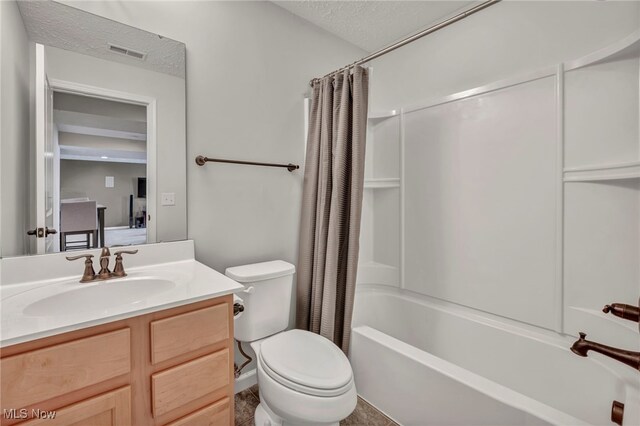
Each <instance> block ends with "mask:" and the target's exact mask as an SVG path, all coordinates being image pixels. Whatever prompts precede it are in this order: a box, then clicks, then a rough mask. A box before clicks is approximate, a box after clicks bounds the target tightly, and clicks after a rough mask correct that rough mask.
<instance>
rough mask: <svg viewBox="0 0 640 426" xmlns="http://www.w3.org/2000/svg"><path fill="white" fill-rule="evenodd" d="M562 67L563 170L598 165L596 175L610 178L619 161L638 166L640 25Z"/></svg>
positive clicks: (588, 168)
mask: <svg viewBox="0 0 640 426" xmlns="http://www.w3.org/2000/svg"><path fill="white" fill-rule="evenodd" d="M564 69H565V73H564V104H565V108H564V134H565V172H573V171H576V172H582V171H595V170H596V169H602V170H601V172H599V173H593V175H594V177H595V178H603V179H610V178H609V177H607V176H611V175H612V174H614V173H618V172H620V173H622V170H620V167H619V166H620V165H627V164H628V163H636V166H637V162H638V161H640V134H639V131H640V129H639V126H638V117H639V115H640V106H639V100H638V98H639V96H638V94H639V92H640V87H639V76H640V31H638V32H635V33H634V34H631V35H630V36H629V37H626V38H625V39H623V40H621V41H619V42H618V43H614V44H613V45H611V46H609V47H606V48H604V49H601V50H599V51H597V52H595V53H593V54H590V55H587V56H585V57H584V58H581V59H577V60H575V61H571V62H567V63H565V64H564ZM607 169H611V170H607ZM614 169H616V170H614ZM628 171H629V170H627V171H626V172H628ZM633 173H637V167H636V170H635V171H633ZM585 175H587V174H586V173H585ZM628 175H629V174H628V173H626V174H625V176H628ZM567 177H568V178H569V180H575V179H574V178H577V177H579V176H578V174H575V175H574V176H565V178H567Z"/></svg>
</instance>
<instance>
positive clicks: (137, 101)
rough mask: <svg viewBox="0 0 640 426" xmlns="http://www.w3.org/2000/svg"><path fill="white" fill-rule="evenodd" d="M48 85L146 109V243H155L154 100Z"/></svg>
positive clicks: (92, 88) (68, 84) (55, 82)
mask: <svg viewBox="0 0 640 426" xmlns="http://www.w3.org/2000/svg"><path fill="white" fill-rule="evenodd" d="M49 85H50V86H51V89H52V90H53V91H54V92H60V93H70V94H74V95H80V96H90V97H92V98H99V99H105V100H110V101H116V102H122V103H127V104H134V105H141V106H145V107H146V108H147V178H148V179H147V220H146V222H147V242H146V244H151V243H155V242H156V241H157V239H156V235H157V227H156V218H157V215H156V208H157V200H158V197H157V194H156V187H157V176H156V143H157V140H156V124H157V123H156V99H155V98H152V97H149V96H142V95H138V94H135V93H128V92H121V91H117V90H111V89H105V88H102V87H95V86H90V85H87V84H81V83H76V82H73V81H65V80H58V79H54V78H51V79H49Z"/></svg>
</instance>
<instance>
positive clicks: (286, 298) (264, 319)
mask: <svg viewBox="0 0 640 426" xmlns="http://www.w3.org/2000/svg"><path fill="white" fill-rule="evenodd" d="M294 272H295V267H294V266H293V265H292V264H290V263H287V262H284V261H282V260H274V261H271V262H262V263H254V264H251V265H243V266H234V267H233V268H227V270H226V271H225V275H226V276H228V277H229V278H231V279H233V280H235V281H237V282H239V283H241V284H242V285H244V288H245V289H244V291H243V292H241V293H239V294H238V296H239V297H240V298H241V299H242V300H243V301H244V312H243V313H242V315H240V316H239V317H237V318H236V319H235V320H234V328H235V331H234V337H235V338H236V340H239V341H241V342H253V341H255V340H259V339H262V338H265V337H267V336H271V335H272V334H276V333H279V332H280V331H282V330H284V329H286V328H287V326H288V325H289V313H290V310H291V295H292V291H293V274H294Z"/></svg>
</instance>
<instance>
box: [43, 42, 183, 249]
mask: <svg viewBox="0 0 640 426" xmlns="http://www.w3.org/2000/svg"><path fill="white" fill-rule="evenodd" d="M46 54H47V73H48V75H49V78H51V79H60V80H66V81H72V82H75V83H81V84H87V85H89V86H95V87H101V88H106V89H111V90H116V91H120V92H128V93H132V94H137V95H142V96H148V97H152V98H155V99H156V101H157V166H156V167H157V176H156V184H157V187H156V189H157V190H156V200H157V201H159V199H160V196H159V195H160V193H162V192H173V193H175V200H176V205H175V206H165V207H163V206H160V203H159V202H157V203H156V204H157V211H156V216H157V217H156V218H152V220H156V230H157V240H158V241H172V240H180V239H184V238H186V237H187V200H186V197H187V194H186V170H185V169H186V166H187V161H186V158H185V155H186V152H185V151H186V149H185V144H186V129H185V120H184V117H185V81H184V80H183V79H181V78H178V77H173V76H170V75H167V74H161V73H157V72H153V71H148V70H145V69H142V68H138V67H132V66H128V65H123V64H120V63H117V62H111V61H105V60H103V59H97V58H94V57H91V56H85V55H80V54H78V53H74V52H70V51H67V50H61V49H56V48H54V47H49V46H47V48H46ZM190 164H191V163H190ZM102 179H104V176H103V177H102ZM103 186H104V182H103Z"/></svg>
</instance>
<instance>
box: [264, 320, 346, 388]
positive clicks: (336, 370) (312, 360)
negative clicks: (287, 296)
mask: <svg viewBox="0 0 640 426" xmlns="http://www.w3.org/2000/svg"><path fill="white" fill-rule="evenodd" d="M258 362H259V363H260V366H261V367H262V369H263V370H264V372H265V373H266V374H267V375H268V376H269V377H271V378H272V379H273V380H274V381H276V382H278V383H279V384H281V385H282V386H285V387H287V388H289V389H292V390H295V391H298V392H301V393H305V394H307V395H313V396H324V397H330V396H338V395H342V394H344V393H346V392H348V391H349V390H350V389H351V388H352V387H353V373H352V370H351V365H350V364H349V360H348V359H347V357H346V356H345V355H344V353H343V352H342V351H341V350H340V349H339V348H338V347H337V346H336V345H334V344H333V343H332V342H331V341H330V340H328V339H326V338H324V337H322V336H320V335H317V334H314V333H311V332H308V331H303V330H290V331H286V332H283V333H279V334H277V335H275V336H272V337H270V338H268V339H265V340H264V341H263V342H262V344H261V345H260V351H259V354H258Z"/></svg>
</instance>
